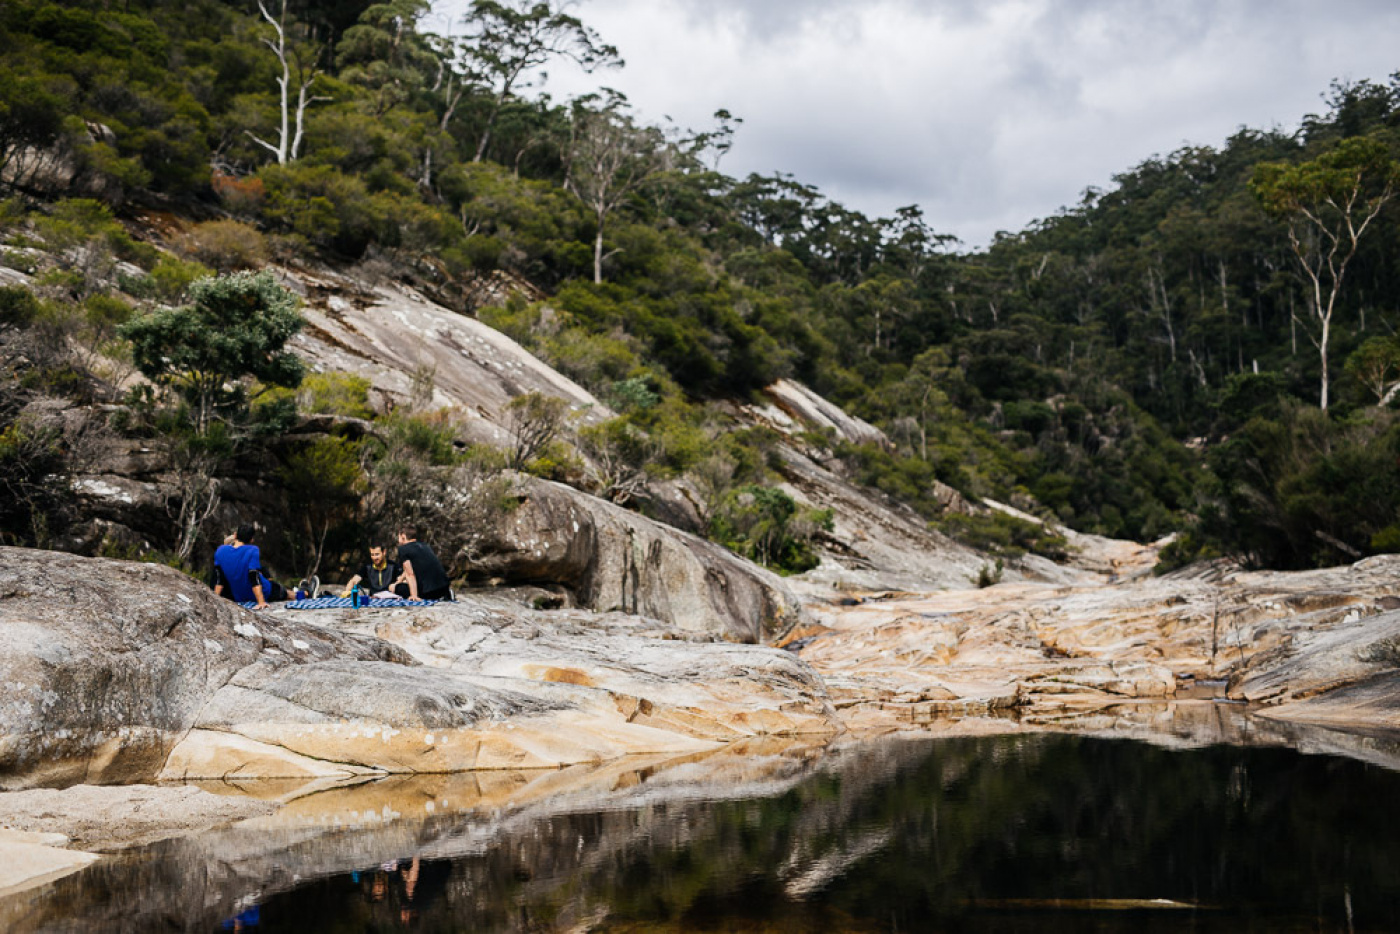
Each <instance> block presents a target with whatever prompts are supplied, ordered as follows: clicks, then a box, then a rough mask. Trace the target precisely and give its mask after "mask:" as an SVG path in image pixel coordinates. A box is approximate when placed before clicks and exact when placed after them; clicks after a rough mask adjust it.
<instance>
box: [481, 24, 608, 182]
mask: <svg viewBox="0 0 1400 934" xmlns="http://www.w3.org/2000/svg"><path fill="white" fill-rule="evenodd" d="M571 7H572V4H571V3H569V2H567V0H473V2H472V5H471V8H470V9H469V10H468V11H467V15H466V27H467V31H466V34H465V35H464V36H463V37H462V38H461V39H460V40H459V48H460V50H461V52H462V68H463V70H464V71H465V72H466V73H467V74H470V75H473V76H474V77H475V78H476V79H477V80H479V81H481V82H482V83H484V84H486V85H487V86H489V87H490V88H491V102H490V105H489V109H488V110H487V114H486V124H485V126H484V127H483V129H482V131H481V138H480V139H479V140H478V141H477V146H476V155H474V156H473V157H472V161H473V162H480V161H481V160H482V158H484V157H485V155H486V150H487V148H488V147H489V146H490V145H491V133H492V131H493V130H494V129H495V126H496V119H497V118H498V117H499V116H500V113H501V108H502V107H504V106H505V104H506V101H507V100H509V99H510V96H511V92H512V91H515V90H516V89H518V88H520V87H522V86H523V84H524V79H525V76H526V73H527V72H529V71H531V70H532V69H535V68H539V67H540V66H542V65H545V64H547V63H549V62H550V61H553V60H555V59H564V60H565V61H570V62H573V63H574V64H576V65H578V66H579V67H580V68H582V69H583V70H584V71H586V72H592V71H594V70H595V69H598V68H610V67H620V66H621V65H622V59H621V58H619V57H618V54H617V49H616V48H614V47H613V46H611V45H607V44H606V43H604V42H603V41H602V39H601V37H599V35H598V34H597V33H596V32H594V31H593V30H592V29H590V28H589V27H588V26H585V25H584V24H583V22H582V21H581V20H580V19H579V18H578V17H576V16H574V15H572V14H571V13H570V12H569V10H570V8H571Z"/></svg>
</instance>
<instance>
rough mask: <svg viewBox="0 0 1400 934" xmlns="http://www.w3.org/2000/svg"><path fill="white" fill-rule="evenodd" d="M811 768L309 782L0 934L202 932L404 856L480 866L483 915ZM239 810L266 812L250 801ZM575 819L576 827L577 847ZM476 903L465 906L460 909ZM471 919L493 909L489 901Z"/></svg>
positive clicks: (802, 759) (726, 758) (785, 784)
mask: <svg viewBox="0 0 1400 934" xmlns="http://www.w3.org/2000/svg"><path fill="white" fill-rule="evenodd" d="M819 755H820V747H813V746H810V745H808V744H806V743H802V742H795V741H791V740H789V741H785V742H779V741H775V740H771V739H770V740H762V741H756V744H754V743H740V744H736V745H734V746H732V747H725V748H722V749H719V750H716V751H713V752H705V753H699V754H695V755H690V756H683V757H674V756H671V757H662V756H654V757H629V758H627V759H624V760H617V761H614V762H609V763H602V764H586V765H577V766H572V767H568V768H565V769H560V770H533V771H514V772H512V771H500V772H486V773H469V774H460V775H424V776H414V777H411V778H410V777H391V778H387V779H381V780H377V781H370V782H361V783H359V784H355V785H347V786H343V787H339V788H332V789H323V788H321V787H320V786H316V785H312V786H309V787H308V789H307V792H308V793H302V792H301V791H300V790H299V789H298V788H297V787H296V786H285V785H284V786H281V787H278V788H276V789H270V790H271V791H272V793H273V795H274V797H275V799H276V800H277V801H279V802H280V803H282V805H283V806H282V808H281V809H280V810H278V811H277V812H276V813H273V814H268V815H266V816H256V817H252V818H250V819H247V820H243V821H240V822H239V823H236V824H233V825H231V826H228V827H225V828H222V829H217V830H212V831H206V832H204V833H201V834H199V835H197V836H189V837H185V838H182V839H178V840H169V841H165V842H163V843H160V844H157V845H155V846H154V847H151V848H148V849H146V850H143V851H142V852H141V854H140V855H139V856H138V857H135V858H133V859H130V860H123V859H112V860H106V861H103V862H102V863H99V864H98V865H96V866H95V867H93V869H92V874H91V875H88V876H84V877H80V878H77V879H73V880H70V881H69V882H59V883H58V884H57V885H56V886H55V888H54V889H53V890H52V892H53V894H52V896H51V897H48V898H45V899H42V900H37V899H29V900H25V901H18V902H9V903H0V927H3V929H4V930H7V931H16V932H18V931H38V930H47V929H49V928H50V927H51V926H52V925H54V924H56V923H57V924H62V925H64V926H65V927H66V928H69V929H74V930H133V931H135V930H149V929H152V928H155V927H170V926H173V927H174V928H176V929H193V930H198V929H208V928H212V927H215V926H217V925H218V924H219V922H220V921H221V920H223V919H224V918H227V917H229V916H231V915H232V914H234V913H236V912H237V911H238V910H241V909H242V908H244V907H247V906H248V905H249V904H257V903H260V902H263V901H265V900H267V899H268V897H269V896H271V895H273V894H274V893H276V892H280V891H284V890H286V889H290V888H293V887H295V886H304V885H306V884H308V882H311V881H313V880H315V879H317V878H320V877H324V876H329V875H332V874H337V873H347V872H350V871H352V870H360V871H365V870H369V871H374V870H375V869H377V868H378V867H380V866H381V865H382V864H385V863H386V862H387V861H393V860H401V861H405V862H406V861H407V860H409V859H411V858H412V857H414V856H422V857H424V858H428V859H451V858H461V857H472V858H474V859H476V860H478V861H481V863H480V866H481V869H482V870H483V871H484V875H483V878H482V879H481V884H480V885H479V886H477V888H478V889H480V891H481V893H482V894H483V895H486V896H488V897H489V898H490V899H491V900H492V902H494V901H495V900H496V896H497V895H499V893H498V892H496V891H495V890H494V888H495V885H496V884H497V883H498V881H499V879H500V877H501V874H500V872H499V871H498V870H499V869H500V868H501V867H503V866H509V865H515V866H517V867H523V868H527V869H528V870H529V874H530V876H535V875H538V876H539V877H540V885H548V886H551V887H555V888H557V887H558V884H559V883H561V882H563V881H564V879H565V878H566V877H568V876H570V875H574V874H576V873H578V872H579V871H581V870H584V869H596V868H597V867H599V866H604V865H607V862H608V860H609V859H612V858H615V857H616V856H620V855H624V854H626V853H627V851H628V850H629V849H631V848H633V847H635V846H636V845H637V844H639V843H643V844H645V843H649V842H650V841H651V840H652V838H653V837H654V836H657V835H659V834H661V833H664V834H666V835H667V837H668V838H670V837H671V836H672V835H674V834H675V833H676V832H678V831H679V830H680V828H677V827H673V826H671V825H670V824H658V825H657V826H655V827H653V826H652V825H651V824H650V822H647V823H643V824H639V823H638V822H637V821H636V820H635V819H634V814H635V813H638V811H637V810H636V809H642V810H641V812H642V813H645V812H646V810H647V809H650V808H656V809H657V811H658V813H664V809H665V808H667V807H677V806H684V805H685V804H686V803H688V802H696V803H697V804H696V806H697V807H699V808H706V807H708V806H709V804H708V803H709V802H713V801H714V800H721V799H725V798H738V799H752V798H762V797H771V796H776V795H779V794H782V793H783V792H786V791H788V790H790V789H792V788H793V787H794V786H795V785H796V784H798V783H799V782H800V781H801V780H802V779H803V778H804V777H805V776H806V775H808V774H809V771H810V766H811V760H812V759H813V758H815V757H817V756H819ZM211 787H214V788H215V789H216V790H217V791H218V792H219V793H220V800H223V801H226V802H227V807H229V808H230V809H236V808H238V807H240V806H245V805H241V804H240V802H242V801H245V800H246V799H245V798H244V797H243V793H242V792H240V791H239V790H238V788H237V787H235V786H233V785H229V784H220V785H218V786H211ZM254 787H255V788H257V787H260V786H254ZM56 794H68V792H59V793H56ZM199 794H205V795H206V797H208V796H209V795H207V794H206V793H205V792H200V793H199ZM702 802H703V803H702ZM2 806H3V796H0V807H2ZM249 806H251V807H252V808H253V809H255V810H265V809H266V808H265V804H264V802H263V801H262V800H253V801H251V805H249ZM575 816H576V817H577V820H578V821H582V822H584V823H586V824H587V825H588V829H587V830H586V831H585V832H586V833H587V836H588V840H587V846H586V847H585V846H583V845H581V841H582V839H583V837H582V836H581V835H580V831H581V829H582V825H578V826H576V825H575V823H574V818H575ZM506 875H509V870H508V869H507V870H506ZM71 884H76V885H77V886H79V887H78V888H73V889H70V888H69V887H68V886H69V885H71ZM536 887H537V886H535V885H531V888H532V889H533V888H536ZM479 901H480V899H479V898H478V897H477V896H476V895H475V894H474V895H473V897H472V899H470V900H469V903H471V904H477V903H478V902H479ZM479 908H480V909H481V910H482V911H489V910H494V909H490V908H488V907H487V903H481V904H479ZM459 924H460V919H459ZM454 926H456V925H454ZM467 927H468V928H470V927H471V926H470V925H467Z"/></svg>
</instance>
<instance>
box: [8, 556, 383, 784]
mask: <svg viewBox="0 0 1400 934" xmlns="http://www.w3.org/2000/svg"><path fill="white" fill-rule="evenodd" d="M262 656H267V657H275V658H278V659H280V661H281V663H283V664H294V663H299V662H307V661H313V660H318V659H329V658H341V659H360V660H371V659H373V660H379V659H381V658H386V657H388V658H394V657H397V658H398V659H399V660H401V661H408V659H407V657H406V656H404V655H403V654H402V653H400V652H396V651H395V650H394V649H393V648H392V647H391V646H388V645H387V644H381V643H378V640H368V641H366V640H364V639H360V638H356V637H351V636H345V635H342V634H339V633H334V632H327V631H323V630H320V629H316V628H313V627H308V626H304V625H299V624H297V623H296V622H294V621H291V620H274V619H269V618H267V617H263V618H259V617H258V616H256V615H255V614H252V613H250V612H248V611H247V610H244V609H242V608H240V607H238V606H236V605H234V604H233V603H230V602H229V601H227V600H223V599H221V598H218V597H215V596H214V594H213V593H212V592H210V591H209V590H208V589H207V588H205V587H201V586H199V585H198V584H196V583H195V582H194V581H192V580H190V579H189V578H188V577H186V576H184V575H183V574H180V573H179V572H178V571H175V570H173V569H171V568H167V567H162V566H159V565H151V564H137V563H133V562H126V561H111V560H105V559H100V558H79V557H75V556H73V555H67V554H62V553H59V552H49V551H36V550H29V549H23V548H0V683H3V684H4V685H5V686H6V691H5V694H4V697H3V698H0V787H3V788H17V787H29V786H34V785H60V786H61V785H69V784H74V783H77V782H89V783H118V782H128V781H138V780H141V779H143V778H149V777H152V776H154V775H155V774H156V773H157V772H159V771H160V769H161V767H162V765H163V763H164V761H165V758H166V756H167V755H168V754H169V752H170V750H171V749H172V748H173V747H174V745H175V743H176V742H178V740H179V739H180V738H181V737H182V736H183V735H184V734H185V733H186V732H187V731H188V730H189V729H190V728H191V727H192V726H193V725H194V723H195V720H196V718H197V715H198V713H199V711H200V709H201V708H202V707H203V706H204V705H205V703H207V701H208V700H209V698H210V697H211V696H212V695H213V694H214V692H215V691H217V690H218V688H219V687H220V686H222V685H223V684H225V683H227V682H228V681H229V680H230V679H231V678H232V677H233V676H234V675H235V674H236V673H238V672H239V671H241V670H242V669H244V668H246V667H247V666H248V665H250V664H252V663H253V662H254V661H255V660H256V659H258V658H259V657H262Z"/></svg>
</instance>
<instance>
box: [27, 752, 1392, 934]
mask: <svg viewBox="0 0 1400 934" xmlns="http://www.w3.org/2000/svg"><path fill="white" fill-rule="evenodd" d="M713 766H714V763H707V762H705V761H702V760H696V761H691V762H688V763H680V764H675V763H672V764H669V765H663V766H656V765H651V766H647V767H646V768H642V769H638V770H635V771H631V772H629V771H627V770H625V769H622V770H618V769H614V770H613V771H611V772H609V773H608V774H607V775H606V776H604V777H603V779H602V780H601V784H597V783H595V786H587V783H586V782H585V786H586V787H585V790H584V791H579V790H577V788H576V789H575V790H572V791H561V792H559V793H558V794H555V795H551V794H548V793H543V792H542V793H540V794H536V795H525V796H524V798H522V797H521V796H520V795H519V794H516V796H515V797H514V798H512V797H510V796H509V795H507V796H506V797H504V798H501V797H497V798H495V799H490V796H487V797H485V798H481V799H479V800H480V801H482V802H483V803H482V804H481V805H480V806H477V807H473V808H468V809H466V810H463V811H460V812H458V813H453V814H446V815H442V814H437V815H433V816H422V817H419V816H417V815H416V814H415V815H413V816H410V815H408V814H406V813H402V812H399V813H390V810H389V809H387V806H386V810H385V812H384V814H383V815H381V816H382V820H379V821H378V822H375V823H373V824H372V825H363V826H358V827H355V828H353V829H339V830H337V829H334V828H333V827H331V828H327V827H326V826H319V827H316V826H310V825H307V826H301V827H280V828H277V829H270V828H261V829H259V828H258V827H257V826H253V827H245V828H237V827H235V828H230V829H226V830H221V831H218V832H213V833H209V834H205V835H202V836H201V837H198V838H194V839H193V840H184V841H168V842H166V843H163V844H158V845H156V846H152V847H148V848H145V849H143V850H141V851H139V852H137V853H134V854H132V855H129V856H126V857H123V858H120V859H113V860H109V861H106V862H104V863H101V864H98V865H97V866H95V867H94V868H93V869H90V870H87V871H85V872H84V873H81V874H79V875H77V876H73V877H69V878H68V879H65V880H62V881H61V882H59V883H56V884H54V885H52V886H50V887H48V888H47V889H45V890H44V891H42V892H40V893H37V894H31V895H30V896H27V897H25V899H24V900H23V902H22V903H11V904H9V905H8V907H7V911H8V914H0V918H6V919H7V920H8V923H9V925H10V926H11V927H12V928H13V929H14V930H19V931H28V930H50V929H51V930H73V931H110V930H197V931H218V930H245V931H260V932H284V931H285V932H307V931H344V932H365V931H391V930H405V929H407V930H419V931H628V932H630V931H830V930H850V931H1037V932H1039V931H1051V932H1058V931H1132V932H1152V931H1349V930H1357V931H1363V930H1364V931H1386V930H1400V772H1396V771H1392V770H1391V769H1389V768H1386V767H1384V766H1381V765H1375V764H1368V763H1366V762H1363V761H1359V760H1357V759H1354V758H1345V757H1338V756H1332V755H1305V754H1302V753H1300V752H1297V751H1295V750H1293V749H1288V748H1251V747H1241V746H1231V745H1216V746H1209V747H1206V748H1197V749H1184V750H1182V749H1172V748H1164V747H1161V746H1158V745H1153V744H1148V743H1143V742H1136V741H1130V740H1105V739H1096V738H1091V737H1087V736H1078V735H1059V734H1037V735H1017V736H1002V737H989V738H973V739H941V740H916V739H898V740H888V741H882V742H873V743H865V744H859V745H847V746H843V747H841V748H839V749H836V750H828V751H824V752H820V753H818V752H815V751H813V750H810V749H809V750H803V751H800V752H797V753H793V752H778V753H769V754H765V755H761V756H756V757H754V759H753V762H750V763H747V764H745V763H743V762H741V761H739V760H737V759H735V760H733V761H731V762H729V763H727V764H725V765H723V766H722V768H721V769H720V772H721V773H723V774H719V773H717V772H716V771H715V769H714V767H713ZM725 776H727V777H725ZM522 787H525V786H522ZM433 794H437V792H431V793H429V798H430V799H431V797H432V795H433ZM395 800H404V799H403V798H402V797H400V798H397V799H395ZM488 800H495V802H496V803H494V804H490V803H487V802H488ZM502 802H504V803H502Z"/></svg>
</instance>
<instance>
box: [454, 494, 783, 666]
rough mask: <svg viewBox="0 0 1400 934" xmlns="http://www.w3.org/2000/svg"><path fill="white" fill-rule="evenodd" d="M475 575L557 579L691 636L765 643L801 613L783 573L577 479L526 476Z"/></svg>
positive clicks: (584, 597)
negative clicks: (573, 483) (581, 485)
mask: <svg viewBox="0 0 1400 934" xmlns="http://www.w3.org/2000/svg"><path fill="white" fill-rule="evenodd" d="M517 492H518V495H519V503H518V505H516V506H515V507H514V508H513V509H511V510H510V511H509V512H507V513H506V514H505V515H504V516H503V517H502V519H501V521H500V522H499V523H498V524H497V527H496V528H495V529H493V530H492V531H491V532H490V533H488V534H487V535H486V536H484V540H483V542H482V544H481V546H480V548H481V552H482V554H481V556H480V557H479V558H478V559H477V560H476V561H475V562H474V564H473V568H472V573H473V576H478V577H496V578H504V579H505V580H507V581H510V582H512V583H526V582H528V583H538V584H557V585H562V586H564V587H566V588H568V589H569V590H570V591H572V592H573V593H574V595H575V596H576V598H577V600H578V602H579V604H580V605H582V606H586V607H590V608H592V609H595V610H600V611H612V610H620V611H622V612H625V613H630V614H634V615H640V616H645V617H651V618H653V619H657V620H661V621H663V622H665V623H668V624H670V625H671V626H673V627H675V628H677V629H679V630H681V631H684V632H687V633H693V634H711V635H714V636H718V637H722V638H725V639H729V640H731V641H737V642H759V641H762V640H764V639H766V638H769V637H771V636H775V635H777V634H780V633H782V632H784V631H786V630H787V629H789V628H791V627H792V626H793V625H795V624H797V623H798V622H800V621H801V620H802V618H803V616H802V610H801V606H800V604H799V602H798V600H797V598H796V597H795V596H794V595H793V593H792V591H791V590H789V589H788V587H787V585H786V584H785V583H784V582H783V580H782V578H780V577H778V576H777V575H776V574H774V573H772V572H771V571H767V570H765V569H763V568H760V567H758V566H757V565H755V564H752V563H751V562H748V561H745V560H744V559H742V558H739V557H737V556H736V555H734V554H733V553H731V552H729V551H728V550H726V549H724V548H722V547H720V546H719V545H716V544H715V543H713V542H710V541H706V540H705V539H703V538H699V537H697V536H695V535H691V534H689V533H687V532H682V531H679V530H678V529H674V528H671V527H670V526H666V525H662V524H660V523H658V522H654V521H652V520H651V519H648V518H646V517H645V516H640V515H638V514H636V513H633V512H629V511H627V510H625V509H623V508H621V507H619V506H615V505H613V504H612V503H609V502H606V501H604V500H601V499H599V498H597V497H595V496H589V495H588V494H586V493H581V492H579V491H578V490H575V489H573V488H572V487H567V486H564V485H562V484H558V483H551V482H548V481H544V480H537V479H533V478H527V477H522V478H520V480H519V483H518V484H517Z"/></svg>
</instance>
